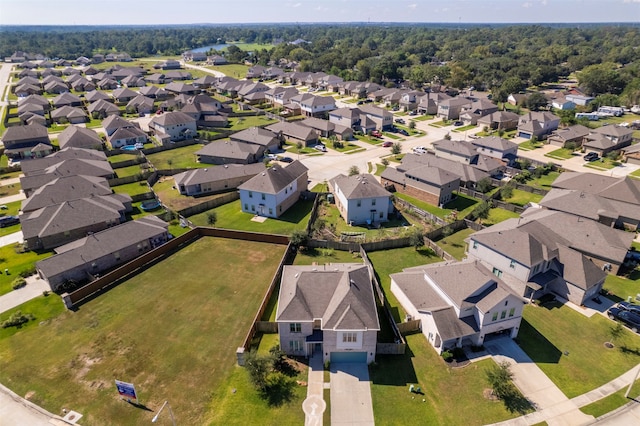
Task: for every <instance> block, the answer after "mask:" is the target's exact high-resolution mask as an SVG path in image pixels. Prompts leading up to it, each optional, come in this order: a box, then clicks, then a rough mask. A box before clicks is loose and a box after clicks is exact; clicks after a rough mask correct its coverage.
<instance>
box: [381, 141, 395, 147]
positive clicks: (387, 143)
mask: <svg viewBox="0 0 640 426" xmlns="http://www.w3.org/2000/svg"><path fill="white" fill-rule="evenodd" d="M382 146H383V148H389V147H391V146H393V142H390V141H386V142H384V143H383V144H382Z"/></svg>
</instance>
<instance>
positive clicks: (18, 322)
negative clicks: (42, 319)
mask: <svg viewBox="0 0 640 426" xmlns="http://www.w3.org/2000/svg"><path fill="white" fill-rule="evenodd" d="M33 319H35V317H34V316H33V315H31V314H23V313H22V311H16V312H14V313H13V314H12V315H11V316H10V317H9V319H7V320H6V321H3V322H2V328H9V327H17V328H20V327H22V324H26V323H28V322H29V321H31V320H33Z"/></svg>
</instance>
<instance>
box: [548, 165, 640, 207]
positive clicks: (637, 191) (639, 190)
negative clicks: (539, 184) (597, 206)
mask: <svg viewBox="0 0 640 426" xmlns="http://www.w3.org/2000/svg"><path fill="white" fill-rule="evenodd" d="M552 187H554V188H561V189H576V190H579V191H584V192H588V193H591V194H596V195H599V196H601V197H604V198H608V199H611V200H618V201H622V202H626V203H632V204H640V182H638V181H636V180H633V179H631V178H629V177H623V178H616V177H612V176H606V175H599V174H595V173H578V172H564V173H561V174H560V176H558V178H557V179H556V180H555V181H554V182H553V184H552Z"/></svg>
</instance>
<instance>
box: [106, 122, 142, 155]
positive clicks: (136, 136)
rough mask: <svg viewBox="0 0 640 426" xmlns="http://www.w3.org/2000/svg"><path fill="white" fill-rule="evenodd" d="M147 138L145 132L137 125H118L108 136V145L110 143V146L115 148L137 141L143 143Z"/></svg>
mask: <svg viewBox="0 0 640 426" xmlns="http://www.w3.org/2000/svg"><path fill="white" fill-rule="evenodd" d="M148 139H149V138H148V136H147V134H146V133H145V132H143V131H142V130H141V129H140V128H139V127H136V126H128V127H119V128H118V129H116V131H115V132H113V133H112V134H111V135H110V136H109V145H111V147H112V148H114V149H117V148H122V147H125V146H131V145H136V144H139V143H141V144H145V143H147V141H148Z"/></svg>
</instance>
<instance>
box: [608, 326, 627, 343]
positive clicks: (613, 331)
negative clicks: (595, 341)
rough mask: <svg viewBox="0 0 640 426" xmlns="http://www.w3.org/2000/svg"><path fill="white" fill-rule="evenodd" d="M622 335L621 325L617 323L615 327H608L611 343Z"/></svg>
mask: <svg viewBox="0 0 640 426" xmlns="http://www.w3.org/2000/svg"><path fill="white" fill-rule="evenodd" d="M623 334H624V328H623V327H622V324H620V323H619V322H618V323H616V325H614V326H612V327H609V337H610V338H611V343H615V341H616V340H618V339H619V338H620V337H622V335H623Z"/></svg>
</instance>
